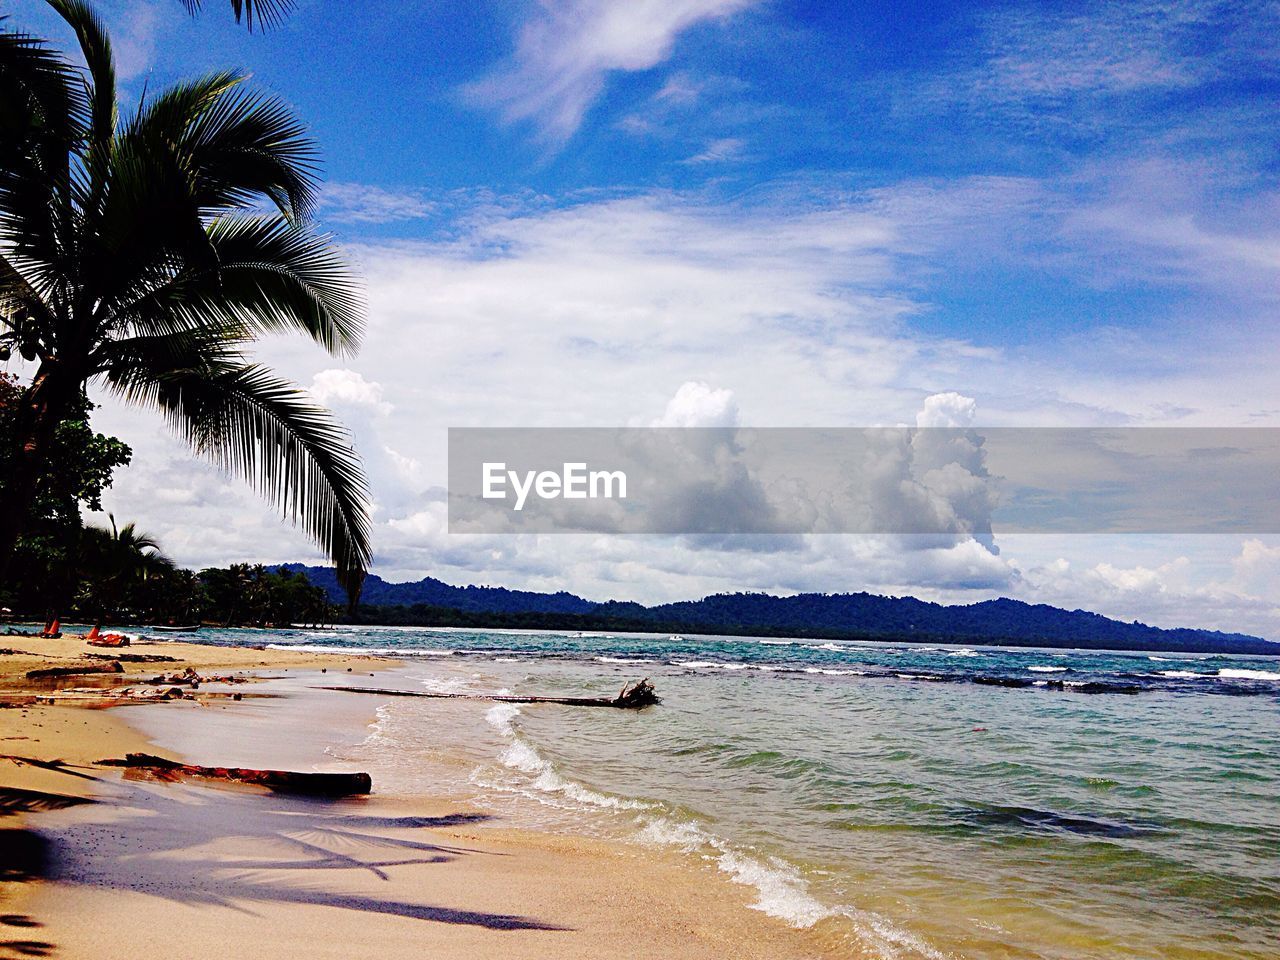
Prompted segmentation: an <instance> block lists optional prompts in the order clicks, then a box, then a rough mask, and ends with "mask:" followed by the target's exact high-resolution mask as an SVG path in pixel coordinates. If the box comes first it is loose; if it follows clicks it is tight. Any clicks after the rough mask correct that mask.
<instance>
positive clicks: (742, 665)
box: [671, 660, 751, 670]
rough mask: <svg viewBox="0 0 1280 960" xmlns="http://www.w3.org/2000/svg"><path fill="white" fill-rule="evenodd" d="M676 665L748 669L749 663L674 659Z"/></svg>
mask: <svg viewBox="0 0 1280 960" xmlns="http://www.w3.org/2000/svg"><path fill="white" fill-rule="evenodd" d="M671 665H672V666H674V667H688V668H690V669H691V670H746V669H747V668H748V667H750V666H751V664H749V663H720V662H718V661H715V660H674V661H672V664H671Z"/></svg>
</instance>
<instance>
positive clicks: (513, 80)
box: [466, 0, 759, 143]
mask: <svg viewBox="0 0 1280 960" xmlns="http://www.w3.org/2000/svg"><path fill="white" fill-rule="evenodd" d="M756 2H759V0H541V2H540V4H539V10H538V12H537V13H535V14H534V15H533V16H532V17H531V18H530V20H529V21H528V22H527V23H525V24H524V25H523V27H522V28H521V30H520V35H519V38H518V40H517V43H516V49H515V52H514V53H513V54H512V56H511V58H510V60H509V61H508V62H507V63H506V64H504V65H503V66H502V67H501V68H500V69H499V70H498V71H497V72H496V73H494V74H493V75H492V76H490V77H488V78H486V79H484V80H481V81H480V82H478V83H475V84H472V85H471V86H470V87H468V88H467V90H466V94H467V97H468V99H469V100H470V101H471V102H473V103H475V104H476V105H478V106H484V107H493V108H496V109H498V110H499V111H500V113H501V115H502V116H503V118H504V119H505V120H507V121H508V122H514V121H523V120H529V121H532V122H534V123H535V124H537V126H538V128H539V130H540V132H541V135H542V136H543V137H544V138H545V139H546V140H548V141H549V142H552V143H559V142H563V141H565V140H567V139H568V138H569V137H571V136H572V135H573V134H574V132H575V131H576V130H577V129H578V126H579V125H580V124H581V123H582V119H583V117H584V116H585V114H586V112H587V110H588V109H589V107H590V106H591V104H592V103H593V102H594V101H595V99H596V98H597V97H598V96H599V95H600V93H601V91H602V90H603V89H604V85H605V81H606V77H607V76H608V74H609V73H610V72H611V71H637V70H648V69H650V68H652V67H655V66H657V65H658V64H660V63H662V62H663V61H665V60H666V59H667V58H668V57H669V56H670V55H671V51H672V48H673V47H674V45H675V42H676V38H677V37H678V36H679V35H680V34H681V33H683V32H684V31H686V30H688V29H689V28H690V27H692V26H694V25H696V24H699V23H703V22H706V21H712V20H722V19H724V18H726V17H728V16H730V15H731V14H734V13H737V12H738V11H740V10H742V9H744V8H746V7H748V6H750V5H752V4H753V3H756Z"/></svg>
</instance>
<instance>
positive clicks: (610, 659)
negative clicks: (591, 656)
mask: <svg viewBox="0 0 1280 960" xmlns="http://www.w3.org/2000/svg"><path fill="white" fill-rule="evenodd" d="M657 662H658V661H657V660H645V659H643V658H635V659H628V658H627V657H596V663H657Z"/></svg>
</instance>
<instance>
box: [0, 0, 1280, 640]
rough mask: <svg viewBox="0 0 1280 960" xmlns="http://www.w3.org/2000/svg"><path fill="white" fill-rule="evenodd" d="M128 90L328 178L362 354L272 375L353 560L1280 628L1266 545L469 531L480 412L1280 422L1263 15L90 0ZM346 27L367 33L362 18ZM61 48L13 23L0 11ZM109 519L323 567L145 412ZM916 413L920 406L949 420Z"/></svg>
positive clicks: (110, 428) (498, 580)
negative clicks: (258, 113) (331, 487)
mask: <svg viewBox="0 0 1280 960" xmlns="http://www.w3.org/2000/svg"><path fill="white" fill-rule="evenodd" d="M97 5H98V7H99V8H100V10H101V11H102V13H103V15H104V17H105V19H106V20H107V22H108V24H109V25H110V27H111V29H112V31H113V35H114V38H115V44H116V55H117V59H118V64H119V71H120V75H121V78H122V85H123V94H122V95H123V97H124V98H125V100H126V102H127V103H130V104H134V103H136V102H137V101H138V98H139V97H141V96H142V95H143V94H144V90H152V91H154V90H156V89H159V88H160V87H162V86H163V85H164V84H167V83H169V82H172V81H173V80H175V79H177V78H180V77H184V76H191V75H198V74H200V73H203V72H207V71H211V70H214V69H218V68H223V67H227V66H240V67H244V68H246V69H248V70H249V71H250V72H251V73H252V83H253V84H254V85H255V86H256V87H257V88H259V89H262V90H265V91H268V92H271V93H274V94H276V95H278V96H280V97H282V98H284V99H285V100H286V101H287V102H289V103H290V104H291V105H292V106H293V107H294V108H295V109H296V111H297V112H298V114H299V115H300V116H301V117H302V118H303V119H304V120H305V121H306V123H307V124H308V126H309V128H310V129H311V131H312V132H313V134H314V136H315V138H316V139H317V141H318V143H319V146H320V148H321V150H322V153H323V157H324V178H325V184H324V188H323V194H322V202H321V206H320V210H319V214H318V219H319V221H320V225H321V226H322V227H323V228H324V229H325V230H328V231H331V232H332V233H333V234H334V236H335V238H336V240H337V241H338V242H339V243H340V244H341V245H342V247H343V248H344V250H345V251H346V253H347V255H348V256H349V257H350V258H351V259H352V261H353V262H354V263H356V264H357V265H358V268H359V271H360V273H361V274H362V276H363V278H364V283H365V291H366V296H367V301H368V326H367V333H366V337H365V343H364V347H363V349H362V351H361V352H360V353H359V355H358V356H356V357H354V358H353V359H350V360H338V359H335V358H333V357H330V356H327V355H325V354H324V353H323V352H320V351H319V350H318V349H317V348H315V347H314V345H312V344H309V343H307V342H303V341H301V340H296V341H293V340H271V341H267V342H264V343H263V344H262V345H261V348H260V350H259V353H258V355H259V357H260V358H261V359H262V360H264V361H265V362H268V363H270V364H271V365H273V366H275V367H277V368H278V369H279V370H281V371H282V372H283V373H285V374H286V375H287V376H289V377H291V378H292V379H294V380H295V381H296V382H297V383H298V384H300V385H301V386H302V387H304V388H306V389H307V390H308V391H310V392H311V394H312V395H313V396H314V397H315V398H316V399H317V400H319V401H321V402H323V403H325V404H326V405H328V406H330V407H331V408H332V409H333V410H334V411H335V412H336V413H338V414H339V416H340V417H341V418H342V420H343V421H344V423H345V424H346V425H347V426H348V427H349V428H350V429H351V431H352V432H353V434H354V436H355V439H356V444H357V447H358V448H359V450H360V451H361V453H362V454H363V456H364V458H365V462H366V468H367V470H368V473H369V477H370V481H371V486H372V490H373V496H374V514H373V518H374V546H375V562H374V567H373V570H374V572H376V573H378V574H380V575H382V576H384V577H386V578H388V579H392V580H405V579H417V578H419V577H422V576H427V575H430V576H435V577H438V578H440V579H442V580H445V581H446V582H449V583H457V584H463V583H484V584H493V585H501V586H508V587H513V588H526V589H536V590H558V589H565V590H570V591H572V592H574V593H577V594H579V595H582V596H586V597H589V598H591V599H607V598H618V599H635V600H640V601H644V602H655V601H665V600H674V599H684V598H689V597H697V596H701V595H704V594H706V593H712V592H720V591H727V590H769V591H773V592H779V593H790V592H796V591H804V590H821V591H832V592H835V591H855V590H870V591H873V592H881V593H891V594H898V595H906V594H910V595H915V596H920V597H923V598H926V599H934V600H940V601H943V602H948V603H961V602H972V601H975V600H981V599H986V598H988V597H992V596H1013V597H1017V598H1019V599H1024V600H1028V601H1030V602H1044V603H1053V604H1057V605H1063V606H1067V607H1071V608H1075V607H1080V608H1085V609H1090V610H1097V611H1099V612H1102V613H1105V614H1107V615H1110V616H1115V617H1119V618H1122V619H1126V620H1129V619H1140V620H1143V621H1144V622H1149V623H1155V624H1159V625H1166V626H1170V625H1189V626H1203V627H1214V628H1220V629H1228V630H1243V631H1247V632H1253V633H1259V634H1261V635H1264V636H1268V637H1272V638H1275V639H1280V538H1278V537H1275V536H1264V535H1256V536H1254V535H1213V536H1208V535H1202V536H1172V535H1164V536H1155V535H1151V536H1137V535H1125V536H1120V535H1097V536H1085V535H1073V536H1066V535H1057V536H1049V535H1025V534H1019V535H1011V534H1004V535H1002V534H1000V533H999V531H998V530H997V535H996V537H995V544H994V546H993V545H992V544H985V545H984V544H980V543H977V542H976V541H973V540H966V539H963V538H961V539H957V540H956V541H955V542H953V543H949V544H947V545H946V546H942V547H939V546H937V545H929V544H919V543H913V542H911V541H909V540H904V539H903V538H893V537H870V536H809V537H791V538H777V539H776V540H769V539H768V538H764V539H762V538H742V539H740V540H734V539H732V538H730V539H725V538H720V539H717V540H715V541H713V542H712V541H707V540H705V539H698V538H679V537H654V536H634V537H606V536H592V535H541V536H539V535H524V536H512V535H506V536H497V535H494V536H481V535H474V536H459V535H450V534H449V533H448V532H447V524H446V516H445V504H444V496H445V492H444V483H445V480H446V472H445V444H446V436H447V434H446V431H447V429H448V428H449V427H462V426H623V425H630V426H645V425H668V426H699V425H717V426H722V425H730V426H746V427H772V426H787V427H802V426H822V427H843V426H868V425H876V424H894V423H913V422H916V421H917V417H918V416H921V415H922V414H924V415H927V414H928V411H929V410H931V409H935V408H936V407H937V404H938V403H939V401H938V400H937V399H936V398H938V397H947V396H949V395H954V397H955V398H958V399H952V400H948V401H946V402H947V403H950V404H952V405H953V406H956V405H958V406H957V409H961V410H963V412H964V415H965V417H966V420H965V422H966V423H973V424H976V425H979V426H983V425H986V426H1010V425H1012V426H1220V427H1240V426H1280V383H1278V382H1277V378H1276V375H1275V370H1276V366H1277V360H1278V359H1280V326H1278V325H1277V324H1276V322H1275V320H1276V311H1277V305H1278V302H1280V188H1278V186H1277V173H1278V172H1280V163H1278V160H1280V146H1278V145H1280V138H1277V133H1280V121H1278V120H1277V115H1276V112H1275V109H1274V108H1275V103H1276V102H1277V95H1278V94H1280V4H1277V3H1276V2H1274V0H1241V2H1233V3H1215V2H1207V0H1198V2H1167V0H1161V2H1148V0H1136V2H1118V0H1116V2H1098V3H1072V4H1061V3H1018V4H1011V3H981V2H968V3H962V4H957V3H945V2H931V3H919V2H913V0H895V2H883V3H876V2H867V3H858V4H810V3H800V2H785V0H760V2H756V0H542V2H495V0H477V2H474V3H469V4H453V3H440V2H410V0H400V2H389V0H388V2H382V0H368V2H365V3H362V4H358V5H352V4H344V3H337V2H330V0H300V2H299V3H298V7H297V10H296V11H295V12H294V14H293V15H292V16H291V17H290V18H289V19H288V20H287V21H286V22H285V23H284V24H283V25H282V26H281V27H279V28H278V29H276V30H274V31H271V32H269V33H267V34H265V35H263V34H258V33H255V34H253V35H250V34H248V33H247V32H246V31H245V30H244V29H243V27H241V28H237V27H236V26H235V25H234V23H233V22H232V20H231V14H230V10H229V9H224V7H229V4H226V3H223V2H220V0H209V2H208V3H206V4H205V7H206V9H205V12H204V13H203V15H202V16H200V17H199V18H195V19H192V18H190V17H188V16H187V15H186V13H185V12H184V10H183V7H182V4H181V3H179V2H178V0H100V2H99V3H98V4H97ZM353 9H354V10H355V12H354V13H353V12H352V10H353ZM0 11H3V12H7V13H9V14H10V15H11V19H10V20H9V25H10V26H22V27H24V28H28V29H30V30H31V31H32V32H35V33H37V34H39V35H43V36H47V37H49V38H51V39H53V40H54V41H55V42H58V43H60V44H62V45H64V46H66V45H67V38H66V36H65V31H63V30H60V29H59V28H58V25H57V24H56V23H55V22H54V21H53V19H52V18H51V17H50V15H49V13H48V12H47V11H46V10H45V9H43V6H42V4H40V3H39V2H36V0H10V2H4V3H0ZM95 398H96V399H98V400H99V401H100V402H101V403H102V404H103V407H102V409H101V410H100V411H99V412H98V414H97V420H96V424H95V425H96V426H97V428H98V429H100V430H105V431H107V432H110V433H113V434H115V435H118V436H120V437H122V438H123V439H125V440H126V441H127V442H129V443H130V444H131V445H132V446H133V448H134V451H135V456H134V463H133V465H132V466H130V467H129V468H128V469H127V470H124V471H121V472H120V473H119V475H118V479H117V481H116V483H115V486H114V487H113V489H112V490H111V491H110V493H109V495H108V496H107V497H106V498H105V499H106V503H107V506H108V508H109V509H110V510H112V511H113V512H114V513H115V515H116V516H117V517H118V518H120V519H122V520H135V521H137V522H138V524H139V526H140V527H142V528H144V529H146V530H148V531H150V532H152V533H153V534H155V535H156V536H158V537H159V539H160V540H161V542H162V544H163V545H164V547H165V549H166V551H167V552H168V553H169V554H170V555H171V556H173V557H174V558H175V559H176V560H178V561H179V562H181V563H184V564H187V565H191V566H197V567H198V566H202V565H211V564H225V563H229V562H235V561H258V562H280V561H287V560H308V561H318V560H319V559H320V554H319V553H318V552H317V551H316V549H315V548H314V547H313V546H311V545H310V544H309V543H308V542H307V541H306V539H305V538H304V537H303V536H302V535H301V534H299V533H298V532H297V531H295V530H293V529H292V528H291V527H289V526H288V525H287V524H282V523H281V522H280V520H279V518H278V516H276V515H275V514H274V513H273V511H272V510H271V508H270V507H269V506H267V505H265V504H264V503H263V502H262V501H260V500H258V499H257V498H256V497H255V496H254V495H253V494H252V492H250V491H249V490H247V488H245V487H244V486H243V485H242V484H240V483H239V482H238V481H236V480H234V479H230V478H227V477H225V476H223V475H221V474H220V473H219V472H217V471H216V470H215V469H213V468H211V467H209V466H207V465H205V464H202V463H201V462H199V461H197V460H194V459H192V457H191V456H190V454H189V453H188V451H186V449H185V448H184V447H183V446H182V445H181V444H180V443H179V442H178V441H176V440H175V439H173V438H172V437H170V436H168V435H167V434H166V433H165V430H164V428H163V426H162V425H161V424H160V422H159V421H158V420H157V419H156V418H155V417H154V416H153V415H152V414H150V413H148V412H145V411H136V410H131V409H128V408H125V407H122V406H120V405H119V403H117V402H116V401H115V400H113V399H112V398H110V397H109V396H106V395H102V394H100V393H96V394H95ZM931 398H935V399H931Z"/></svg>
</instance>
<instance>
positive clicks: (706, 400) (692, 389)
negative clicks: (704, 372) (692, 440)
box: [651, 380, 738, 427]
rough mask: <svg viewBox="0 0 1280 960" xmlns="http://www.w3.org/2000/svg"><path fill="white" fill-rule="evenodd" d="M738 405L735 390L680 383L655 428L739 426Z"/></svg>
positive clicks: (654, 424)
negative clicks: (734, 395)
mask: <svg viewBox="0 0 1280 960" xmlns="http://www.w3.org/2000/svg"><path fill="white" fill-rule="evenodd" d="M737 425H738V404H737V402H736V401H735V400H734V399H733V391H732V390H716V389H713V388H712V387H710V386H708V385H707V384H705V383H703V382H701V381H694V380H690V381H687V382H686V383H683V384H681V385H680V389H678V390H677V391H676V393H675V396H673V397H672V398H671V399H670V400H669V401H667V409H666V410H665V411H664V412H663V414H662V416H661V417H659V418H658V419H657V420H654V421H653V423H652V424H651V426H654V427H736V426H737Z"/></svg>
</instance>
